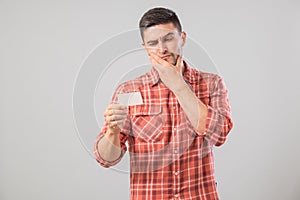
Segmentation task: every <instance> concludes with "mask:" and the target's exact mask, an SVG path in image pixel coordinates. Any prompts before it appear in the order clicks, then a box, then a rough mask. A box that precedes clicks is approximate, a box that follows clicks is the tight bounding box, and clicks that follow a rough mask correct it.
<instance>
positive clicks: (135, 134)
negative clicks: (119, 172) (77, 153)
mask: <svg viewBox="0 0 300 200" xmlns="http://www.w3.org/2000/svg"><path fill="white" fill-rule="evenodd" d="M139 27H140V32H141V36H142V40H143V44H142V45H143V46H144V47H145V50H146V52H147V54H148V55H149V59H150V62H151V63H152V66H153V67H152V68H151V70H150V71H149V72H147V73H146V74H144V75H142V76H140V77H138V78H136V79H134V80H132V81H128V82H125V83H123V84H121V85H120V86H119V87H118V88H117V89H116V91H115V93H114V95H113V97H112V100H111V104H110V105H108V107H107V109H106V111H105V113H104V116H105V124H104V126H103V128H102V130H101V132H100V134H99V135H98V136H97V139H96V143H95V148H94V153H95V157H96V160H97V161H98V162H99V163H100V164H101V165H102V166H104V167H110V166H112V165H115V164H117V163H118V162H119V161H120V160H121V158H122V157H123V155H124V153H125V152H126V151H127V146H126V145H125V143H126V142H127V143H128V146H129V153H130V197H131V199H189V200H191V199H203V200H216V199H219V197H218V194H217V190H216V181H215V178H214V161H213V153H212V151H211V150H212V146H213V145H215V146H220V145H222V144H223V143H224V142H225V140H226V136H227V134H228V133H229V131H230V130H231V128H232V120H231V115H230V106H229V103H228V99H227V89H226V87H225V85H224V82H223V80H222V78H220V77H219V76H217V75H215V74H210V73H204V72H200V71H198V70H196V69H193V68H190V67H189V66H188V64H187V63H186V62H184V61H183V58H182V48H183V46H184V44H185V42H186V33H185V32H183V31H182V28H181V24H180V22H179V19H178V17H177V16H176V14H175V13H174V12H173V11H171V10H169V9H166V8H153V9H150V10H149V11H147V12H146V13H145V14H144V15H143V17H142V18H141V20H140V23H139ZM123 93H129V94H132V95H133V96H135V97H136V98H140V99H142V104H136V105H135V104H133V105H129V106H124V105H121V104H118V97H119V95H120V94H123Z"/></svg>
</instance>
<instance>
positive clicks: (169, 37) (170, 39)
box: [164, 36, 174, 42]
mask: <svg viewBox="0 0 300 200" xmlns="http://www.w3.org/2000/svg"><path fill="white" fill-rule="evenodd" d="M173 39H174V36H167V37H165V38H164V41H165V42H169V41H172V40H173Z"/></svg>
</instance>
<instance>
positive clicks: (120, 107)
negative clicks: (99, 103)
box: [108, 104, 127, 110]
mask: <svg viewBox="0 0 300 200" xmlns="http://www.w3.org/2000/svg"><path fill="white" fill-rule="evenodd" d="M126 108H127V107H126V106H125V105H122V104H110V105H109V106H108V109H110V110H112V109H113V110H125V109H126Z"/></svg>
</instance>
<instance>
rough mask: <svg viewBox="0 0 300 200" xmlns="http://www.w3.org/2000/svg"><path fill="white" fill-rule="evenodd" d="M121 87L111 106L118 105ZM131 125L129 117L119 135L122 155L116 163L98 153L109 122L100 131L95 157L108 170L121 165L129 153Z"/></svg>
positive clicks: (115, 94) (95, 147) (116, 92)
mask: <svg viewBox="0 0 300 200" xmlns="http://www.w3.org/2000/svg"><path fill="white" fill-rule="evenodd" d="M120 88H121V87H120V86H119V87H118V88H117V89H116V91H115V93H114V94H113V97H112V99H111V101H110V104H117V103H118V99H117V94H119V93H121V92H120V91H121V89H120ZM130 127H131V125H130V117H129V115H128V116H127V119H126V121H125V125H124V127H123V129H122V130H121V132H120V134H119V137H120V146H121V154H120V156H119V158H118V159H116V160H114V161H107V160H104V159H103V158H102V157H101V156H100V154H99V151H98V143H99V141H100V139H101V138H102V137H104V135H105V133H106V131H107V129H108V123H107V122H104V124H103V126H102V129H101V131H100V133H99V134H98V135H97V137H96V141H95V144H94V156H95V159H96V161H97V162H98V163H99V164H100V165H101V166H103V167H105V168H108V167H111V166H114V165H116V164H117V163H119V162H120V161H121V159H122V158H123V156H124V154H125V153H126V151H127V146H126V144H125V143H126V141H127V139H128V135H129V132H130V130H131V128H130Z"/></svg>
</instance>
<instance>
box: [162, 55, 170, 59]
mask: <svg viewBox="0 0 300 200" xmlns="http://www.w3.org/2000/svg"><path fill="white" fill-rule="evenodd" d="M169 57H170V55H166V56H163V57H161V59H164V60H166V59H168V58H169Z"/></svg>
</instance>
